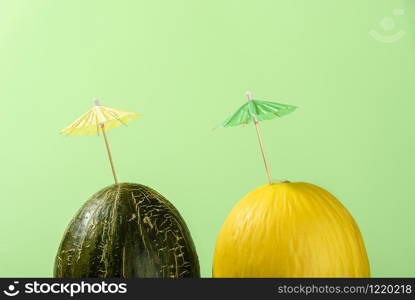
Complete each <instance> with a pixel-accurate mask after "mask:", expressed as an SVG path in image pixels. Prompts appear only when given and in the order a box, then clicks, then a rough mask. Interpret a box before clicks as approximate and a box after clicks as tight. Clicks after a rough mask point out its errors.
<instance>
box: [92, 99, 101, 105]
mask: <svg viewBox="0 0 415 300" xmlns="http://www.w3.org/2000/svg"><path fill="white" fill-rule="evenodd" d="M92 102H93V103H94V105H95V106H100V105H101V103H100V102H99V100H98V98H96V97H94V100H93V101H92Z"/></svg>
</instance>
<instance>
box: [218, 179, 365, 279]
mask: <svg viewBox="0 0 415 300" xmlns="http://www.w3.org/2000/svg"><path fill="white" fill-rule="evenodd" d="M369 276H370V267H369V261H368V257H367V254H366V250H365V246H364V243H363V239H362V236H361V234H360V231H359V228H358V227H357V224H356V222H355V221H354V219H353V217H352V216H351V215H350V213H349V212H348V211H347V209H346V208H345V207H344V206H343V205H342V204H341V203H340V202H339V201H338V200H337V199H336V198H335V197H334V196H333V195H332V194H330V193H329V192H327V191H326V190H324V189H322V188H320V187H318V186H315V185H313V184H310V183H304V182H293V183H273V184H267V185H264V186H261V187H259V188H257V189H255V190H254V191H252V192H250V193H249V194H248V195H246V196H245V197H244V198H243V199H242V200H241V201H240V202H239V203H238V204H237V205H236V206H235V207H234V208H233V209H232V211H231V213H230V214H229V216H228V218H227V219H226V221H225V223H224V225H223V227H222V229H221V232H220V234H219V237H218V239H217V242H216V248H215V254H214V261H213V277H231V278H232V277H245V278H250V277H273V278H274V277H369Z"/></svg>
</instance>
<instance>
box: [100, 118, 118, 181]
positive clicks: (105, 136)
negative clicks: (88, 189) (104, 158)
mask: <svg viewBox="0 0 415 300" xmlns="http://www.w3.org/2000/svg"><path fill="white" fill-rule="evenodd" d="M100 127H101V131H102V135H103V136H104V141H105V147H107V152H108V158H109V160H110V164H111V170H112V175H113V176H114V181H115V184H118V179H117V174H116V173H115V167H114V162H113V161H112V155H111V149H110V144H109V143H108V138H107V134H106V133H105V128H104V124H102V123H101V124H100Z"/></svg>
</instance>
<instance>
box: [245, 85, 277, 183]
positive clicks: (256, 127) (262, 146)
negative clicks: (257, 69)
mask: <svg viewBox="0 0 415 300" xmlns="http://www.w3.org/2000/svg"><path fill="white" fill-rule="evenodd" d="M246 97H247V98H248V100H249V101H252V93H251V92H247V93H246ZM253 119H254V124H255V129H256V134H257V136H258V142H259V147H260V148H261V154H262V159H263V160H264V165H265V170H266V171H267V176H268V183H269V184H272V177H271V171H270V168H269V164H268V160H267V157H266V155H265V150H264V145H263V143H262V137H261V132H260V130H259V122H258V119H257V116H256V115H253Z"/></svg>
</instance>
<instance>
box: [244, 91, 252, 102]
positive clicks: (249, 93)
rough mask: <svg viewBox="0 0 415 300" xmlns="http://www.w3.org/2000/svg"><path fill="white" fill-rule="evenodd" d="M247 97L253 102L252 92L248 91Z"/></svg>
mask: <svg viewBox="0 0 415 300" xmlns="http://www.w3.org/2000/svg"><path fill="white" fill-rule="evenodd" d="M245 96H246V98H248V100H249V101H252V92H250V91H247V92H246V93H245Z"/></svg>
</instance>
